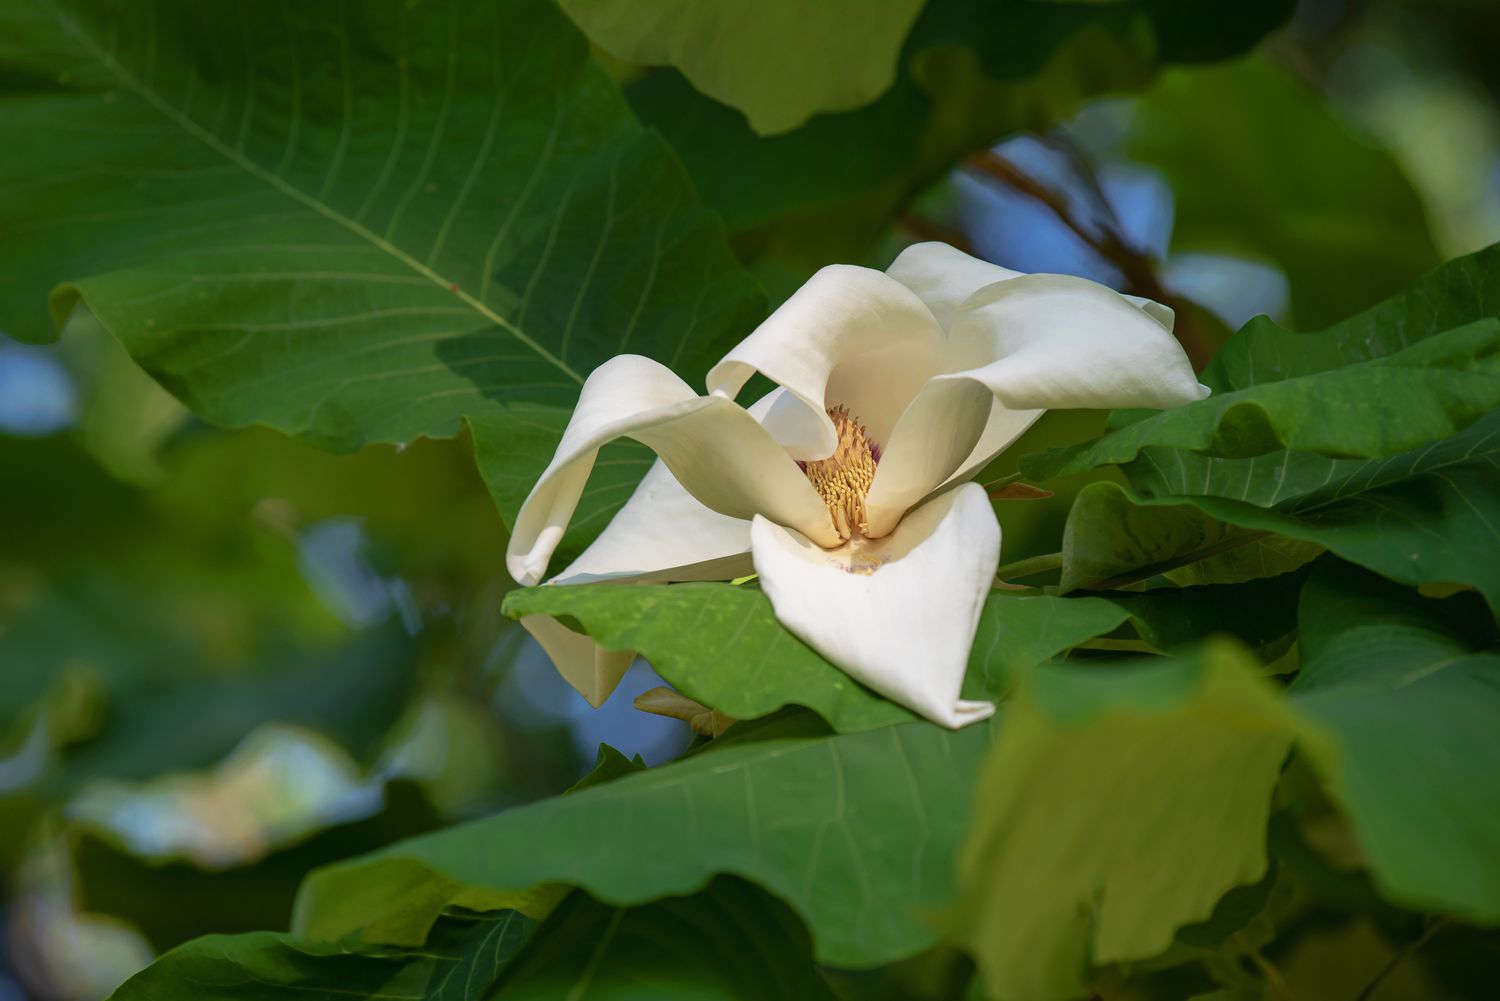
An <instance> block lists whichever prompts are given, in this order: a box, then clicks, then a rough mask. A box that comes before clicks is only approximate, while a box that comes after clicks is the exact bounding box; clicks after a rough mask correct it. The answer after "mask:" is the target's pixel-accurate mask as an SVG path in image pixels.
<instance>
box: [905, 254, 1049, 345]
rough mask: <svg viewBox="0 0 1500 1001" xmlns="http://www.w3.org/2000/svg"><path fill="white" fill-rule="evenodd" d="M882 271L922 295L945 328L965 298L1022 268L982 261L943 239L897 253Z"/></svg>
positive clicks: (949, 325)
mask: <svg viewBox="0 0 1500 1001" xmlns="http://www.w3.org/2000/svg"><path fill="white" fill-rule="evenodd" d="M885 273H886V274H888V275H890V276H891V277H892V278H894V279H896V280H897V281H898V282H900V283H901V284H902V285H905V286H906V287H907V288H909V289H911V290H912V291H913V292H915V293H917V295H918V296H920V297H921V299H922V301H923V302H925V303H926V304H927V308H928V309H930V310H932V315H933V316H935V317H936V318H937V321H938V323H939V324H940V325H941V326H942V328H943V329H944V330H947V329H948V328H950V327H951V326H953V317H954V315H955V314H956V313H957V312H958V307H959V306H962V305H963V303H964V300H965V299H967V298H969V296H971V295H973V294H974V293H975V292H977V291H979V290H980V289H982V288H984V287H985V286H986V285H993V284H995V283H996V282H1003V281H1007V280H1009V279H1011V278H1018V277H1020V276H1021V272H1019V271H1012V270H1010V269H1009V268H1002V267H1000V265H998V264H991V263H990V262H989V261H981V260H980V259H979V258H977V257H973V256H970V255H969V254H966V253H964V252H963V251H962V250H959V249H957V248H956V247H950V246H949V245H948V244H946V243H937V242H932V243H917V244H913V245H912V246H910V247H907V248H906V249H905V250H903V251H901V253H900V254H898V255H897V256H896V259H895V260H894V261H892V262H891V266H890V267H888V268H886V269H885Z"/></svg>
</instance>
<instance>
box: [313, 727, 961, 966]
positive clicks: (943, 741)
mask: <svg viewBox="0 0 1500 1001" xmlns="http://www.w3.org/2000/svg"><path fill="white" fill-rule="evenodd" d="M989 730H990V728H989V727H988V726H987V725H976V726H971V727H968V728H966V729H964V730H961V731H958V732H957V733H954V732H951V731H947V730H942V729H940V728H938V727H934V726H930V725H928V724H925V723H916V724H908V725H904V726H892V727H885V728H883V729H880V730H875V731H871V732H868V733H857V734H845V735H842V736H835V737H828V738H821V739H811V740H764V741H752V742H750V743H740V744H732V745H726V746H724V747H722V748H718V747H716V748H714V749H713V750H711V751H708V752H705V753H700V754H696V755H692V756H690V757H688V758H685V759H683V760H680V761H676V762H673V763H672V764H669V765H663V766H661V767H658V768H652V769H649V770H648V771H645V772H641V773H638V774H635V775H627V776H624V777H622V778H619V779H616V780H615V781H613V782H609V783H607V784H605V785H601V786H595V787H593V788H589V789H584V790H582V791H580V792H577V793H575V794H573V795H570V796H563V797H559V798H556V799H551V800H546V801H544V802H541V803H535V804H532V805H530V806H525V807H520V808H518V809H515V810H511V811H508V812H506V813H502V814H499V815H498V816H494V817H488V818H485V819H483V820H478V821H472V822H469V823H465V824H460V825H458V826H456V827H451V828H448V829H447V830H444V831H441V832H438V833H436V834H431V835H427V836H424V837H421V838H417V839H414V840H410V841H405V842H401V843H399V844H397V845H393V846H392V847H390V848H388V849H385V850H383V851H381V852H377V853H375V854H373V855H368V856H364V857H361V858H356V859H351V860H349V861H348V862H345V863H341V864H339V865H336V866H332V867H329V868H326V869H323V870H321V871H319V872H318V873H316V874H314V875H313V876H312V877H310V878H309V880H308V881H307V883H306V884H305V886H304V888H303V891H302V894H301V895H300V897H299V899H298V904H297V917H296V921H295V923H294V927H295V928H296V929H297V930H298V931H299V932H301V933H302V934H306V935H309V936H311V937H315V938H319V939H328V940H333V939H340V938H343V937H344V936H345V935H348V934H350V933H353V932H356V931H358V932H360V933H361V934H363V936H364V937H365V939H366V940H368V941H386V942H394V943H400V944H415V943H417V942H420V941H421V940H422V938H423V936H424V935H425V934H426V931H427V929H428V927H429V926H430V925H431V923H432V921H433V920H434V919H435V918H436V916H437V915H438V914H439V913H440V912H441V911H442V909H443V908H444V907H447V906H449V905H453V904H457V905H459V906H466V907H481V908H493V907H504V906H516V907H519V908H520V909H522V910H528V909H534V908H545V907H547V906H549V905H550V903H551V901H552V900H554V899H555V898H556V896H557V889H556V886H557V884H563V885H568V886H577V887H580V888H582V889H585V890H587V891H588V892H589V893H590V894H591V895H592V896H594V897H596V898H598V899H600V900H604V901H607V902H609V903H613V904H618V905H632V904H637V903H641V902H644V901H647V900H652V899H655V898H658V897H663V896H670V895H674V894H682V893H687V892H691V891H692V890H694V889H696V888H697V887H699V886H701V885H702V884H703V882H704V881H705V880H706V879H708V878H709V877H710V876H712V875H714V874H716V873H733V874H736V875H738V876H741V877H743V878H745V879H749V880H751V881H753V882H754V883H756V884H757V885H759V886H761V887H762V888H764V889H766V890H768V891H769V892H771V893H772V894H774V895H775V896H776V897H778V898H779V899H781V900H783V901H785V902H786V903H787V904H788V905H789V906H790V907H791V908H792V909H793V910H794V911H795V912H796V913H797V915H798V916H799V917H800V918H801V919H802V920H803V921H804V922H806V923H807V925H808V928H809V929H810V930H811V932H812V936H813V940H814V943H815V950H816V954H817V957H818V959H819V960H820V961H822V962H827V963H832V964H835V965H841V966H855V967H859V966H871V965H875V964H878V963H884V962H889V961H891V960H893V959H897V958H900V957H903V956H908V955H912V954H913V953H916V952H919V951H921V950H922V949H924V948H927V947H928V946H930V945H932V944H933V943H934V942H935V941H936V940H937V937H938V935H937V931H936V929H934V928H933V927H932V926H931V924H930V918H931V916H932V914H934V913H935V912H936V911H937V910H938V909H940V908H942V907H944V906H946V905H947V904H948V903H950V902H951V900H952V898H953V895H954V892H955V887H954V883H953V874H952V871H951V868H950V862H951V858H952V855H953V852H954V851H955V850H956V845H957V839H958V837H959V834H960V831H961V829H962V827H963V824H964V821H965V818H966V815H967V812H968V809H969V807H968V798H969V795H968V791H969V788H970V784H971V783H972V781H973V777H974V774H975V769H976V768H977V766H978V761H979V758H980V756H981V755H982V754H983V752H984V749H985V746H986V744H987V743H988V740H989ZM731 732H733V731H731ZM539 845H545V846H546V850H545V851H539V850H537V846H539Z"/></svg>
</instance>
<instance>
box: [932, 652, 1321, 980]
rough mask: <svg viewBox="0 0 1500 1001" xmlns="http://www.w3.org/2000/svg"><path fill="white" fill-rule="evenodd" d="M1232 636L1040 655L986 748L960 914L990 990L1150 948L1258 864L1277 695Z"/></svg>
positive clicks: (1067, 973)
mask: <svg viewBox="0 0 1500 1001" xmlns="http://www.w3.org/2000/svg"><path fill="white" fill-rule="evenodd" d="M1256 674H1257V669H1256V665H1255V663H1254V662H1253V661H1251V660H1249V659H1248V658H1247V657H1246V656H1245V655H1244V653H1242V652H1241V651H1240V650H1239V648H1238V647H1237V646H1235V645H1232V644H1224V643H1216V644H1213V645H1210V646H1208V647H1205V648H1204V650H1203V652H1202V653H1201V654H1200V655H1199V656H1197V657H1195V658H1192V659H1185V660H1173V661H1163V662H1158V663H1154V664H1146V665H1142V666H1137V665H1129V666H1127V665H1123V664H1122V665H1118V666H1113V667H1111V668H1106V669H1078V668H1067V669H1063V668H1045V669H1041V670H1039V671H1037V672H1036V673H1035V674H1034V675H1033V676H1032V677H1031V678H1030V679H1029V681H1028V683H1027V684H1025V685H1023V687H1022V689H1021V690H1020V693H1019V695H1018V697H1017V699H1016V700H1014V701H1013V702H1012V703H1011V704H1010V707H1009V711H1008V713H1007V718H1006V725H1005V727H1004V728H1003V729H1002V730H1001V732H1000V737H999V740H998V742H997V743H996V745H995V747H994V749H993V751H992V752H991V754H990V757H989V759H988V760H987V762H986V764H985V766H984V769H983V772H982V775H981V778H980V782H979V787H978V791H977V793H976V803H977V804H978V805H977V812H976V814H975V817H974V822H973V826H972V828H971V830H970V833H969V836H968V840H967V842H966V844H965V846H964V851H963V855H962V860H961V863H960V865H961V877H960V878H961V880H962V883H963V885H964V886H965V887H966V888H967V890H966V896H965V902H964V905H963V907H962V909H961V911H960V914H959V916H958V918H957V919H956V920H957V924H956V926H955V927H956V929H957V934H958V935H959V937H960V939H961V941H962V942H963V943H964V944H965V946H966V947H967V948H968V949H969V950H970V951H971V952H973V954H974V956H975V959H976V961H977V962H978V964H979V967H980V970H981V972H982V974H983V977H984V981H985V984H986V987H987V991H988V996H990V997H993V998H1000V999H1026V1001H1045V999H1050V998H1056V999H1059V1001H1062V999H1066V998H1072V997H1075V996H1079V995H1081V994H1083V993H1084V988H1085V984H1086V981H1085V974H1086V971H1087V968H1088V965H1089V963H1090V962H1093V963H1100V964H1104V963H1115V962H1122V961H1126V960H1132V959H1142V958H1146V957H1149V956H1154V955H1156V954H1157V953H1159V952H1161V951H1163V950H1164V949H1166V948H1167V947H1168V946H1169V945H1170V944H1171V943H1172V939H1173V936H1174V934H1175V932H1176V930H1177V929H1178V928H1179V927H1180V926H1182V925H1185V924H1191V923H1196V922H1201V921H1204V920H1206V919H1207V918H1208V917H1209V916H1210V915H1211V914H1212V913H1213V911H1214V909H1215V905H1216V903H1217V902H1218V900H1219V898H1220V897H1222V896H1223V895H1224V893H1225V892H1226V891H1227V890H1229V889H1230V888H1231V887H1234V886H1236V885H1239V884H1242V883H1251V882H1254V881H1255V880H1257V879H1259V878H1260V877H1261V876H1262V874H1263V873H1264V872H1265V867H1266V853H1265V834H1266V823H1267V819H1268V816H1269V812H1270V803H1271V790H1272V787H1273V786H1274V785H1275V784H1276V780H1277V777H1278V775H1279V772H1280V768H1281V763H1282V761H1283V760H1284V759H1285V757H1286V755H1287V751H1288V749H1289V747H1290V743H1291V728H1290V726H1289V721H1288V719H1287V714H1286V711H1285V709H1284V707H1283V706H1282V704H1281V703H1280V702H1279V701H1278V700H1277V698H1276V697H1275V695H1274V693H1273V691H1272V690H1271V688H1270V687H1269V686H1268V685H1267V684H1266V683H1265V682H1263V681H1262V680H1261V679H1259V678H1258V677H1257V676H1256Z"/></svg>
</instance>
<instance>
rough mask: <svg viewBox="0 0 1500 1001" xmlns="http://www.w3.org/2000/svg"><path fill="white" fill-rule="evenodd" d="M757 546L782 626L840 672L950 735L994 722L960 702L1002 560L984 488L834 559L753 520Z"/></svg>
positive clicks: (963, 490)
mask: <svg viewBox="0 0 1500 1001" xmlns="http://www.w3.org/2000/svg"><path fill="white" fill-rule="evenodd" d="M750 541H751V550H752V552H753V554H754V556H755V569H756V570H757V571H758V572H759V574H760V581H761V587H762V588H763V589H764V591H765V593H766V595H767V597H769V598H770V599H771V605H772V607H773V608H774V609H775V612H776V617H777V618H778V619H779V620H781V623H782V624H783V625H785V626H786V627H787V628H788V629H789V630H791V631H792V632H793V633H794V634H796V635H797V636H798V637H800V638H801V639H802V641H803V642H805V643H806V644H807V645H808V646H810V647H812V648H813V649H814V650H816V651H818V652H819V653H820V654H822V655H823V656H824V657H826V658H827V659H828V660H829V661H830V662H832V663H833V664H835V665H837V666H838V667H840V668H842V669H843V670H844V671H846V672H848V674H849V675H850V676H852V677H854V678H855V679H857V680H859V681H861V682H863V683H864V684H866V685H868V686H869V687H870V688H873V689H874V690H875V691H877V692H879V693H881V694H882V695H884V696H885V697H886V698H889V699H891V700H892V701H894V702H898V703H900V704H901V705H904V706H906V707H907V708H909V709H912V710H913V711H915V712H917V713H920V714H921V715H923V716H925V717H927V718H928V719H930V720H932V721H934V722H936V723H940V724H942V725H943V726H948V727H953V728H955V729H956V728H958V727H960V726H963V725H964V724H966V723H972V722H974V721H976V720H980V719H984V718H985V717H986V716H988V715H990V713H992V712H994V708H995V707H994V705H993V704H991V703H989V702H973V701H966V700H963V699H960V698H959V692H960V690H961V689H962V687H963V679H964V670H965V668H966V667H967V665H968V660H969V648H970V647H971V646H972V645H973V642H974V631H975V629H976V628H978V625H979V614H980V611H981V610H982V609H983V607H984V601H985V596H986V595H987V594H988V593H989V588H990V584H991V582H992V581H993V579H994V575H995V568H996V566H997V565H998V563H999V560H1000V526H999V524H998V523H997V522H996V521H995V514H994V511H993V510H992V509H991V508H990V504H989V499H988V498H987V497H986V496H985V492H984V488H982V487H980V486H979V485H977V484H973V483H970V484H965V485H964V486H961V487H957V488H955V489H953V490H951V491H949V492H947V493H945V494H942V495H940V496H938V497H935V498H933V499H932V500H931V501H929V502H927V503H926V504H924V505H922V506H921V507H919V508H917V509H916V510H914V511H912V512H911V513H909V514H908V515H907V516H906V517H905V518H904V519H902V521H901V524H900V525H898V526H897V528H896V530H895V531H894V532H892V533H891V534H890V535H888V536H886V537H885V538H883V539H878V540H874V541H864V542H862V543H854V544H850V545H847V546H844V547H841V548H840V549H837V550H834V551H828V550H824V549H820V548H819V547H818V546H817V545H815V544H814V543H813V542H811V541H810V540H808V539H807V538H806V537H805V536H803V535H801V534H800V533H798V532H796V531H794V530H792V529H788V528H783V527H781V526H780V525H777V524H775V523H773V522H771V521H769V520H767V519H765V518H756V519H755V523H754V524H753V525H752V526H751V529H750Z"/></svg>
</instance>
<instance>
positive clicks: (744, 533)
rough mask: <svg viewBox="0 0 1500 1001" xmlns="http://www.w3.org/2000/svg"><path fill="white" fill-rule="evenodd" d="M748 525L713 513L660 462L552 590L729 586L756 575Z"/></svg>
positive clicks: (740, 520) (650, 470)
mask: <svg viewBox="0 0 1500 1001" xmlns="http://www.w3.org/2000/svg"><path fill="white" fill-rule="evenodd" d="M752 569H753V567H752V565H751V562H750V522H748V521H746V520H745V519H743V518H731V517H729V516H728V515H725V514H720V513H719V512H717V511H710V510H709V509H708V508H706V507H704V506H703V505H702V504H700V503H698V501H697V499H696V498H695V497H693V495H692V494H690V493H688V492H687V491H686V490H684V489H683V488H682V484H680V483H678V482H677V477H675V476H673V475H672V471H671V470H669V469H668V468H667V466H666V463H664V462H662V461H661V460H660V459H658V460H656V461H655V462H654V463H652V464H651V468H650V469H648V470H647V471H646V475H645V476H644V477H643V478H642V479H641V482H640V484H639V485H638V486H637V487H636V488H635V492H634V493H632V494H631V495H630V499H629V500H627V501H626V502H625V504H624V505H623V506H622V507H621V508H620V510H619V511H617V512H615V516H614V518H613V519H611V520H610V523H609V525H608V526H607V527H606V528H605V529H604V531H603V532H600V533H599V536H598V537H597V538H596V539H595V540H594V541H593V543H592V544H591V545H590V546H589V547H588V548H587V549H585V550H584V551H583V552H582V553H581V554H580V555H579V557H578V558H577V559H576V560H574V561H573V562H572V563H571V564H569V566H568V568H567V569H566V570H564V571H563V572H562V573H560V574H558V575H557V576H556V577H554V578H553V579H552V581H551V583H553V584H588V583H592V582H595V581H606V580H614V581H625V580H630V581H641V582H645V581H656V582H665V581H683V580H729V579H731V578H733V577H742V576H744V575H745V574H748V573H750V572H752Z"/></svg>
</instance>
